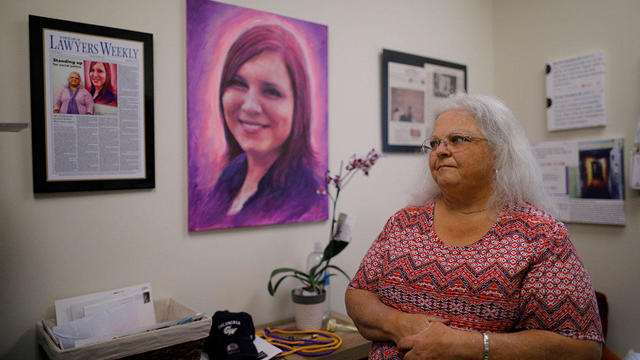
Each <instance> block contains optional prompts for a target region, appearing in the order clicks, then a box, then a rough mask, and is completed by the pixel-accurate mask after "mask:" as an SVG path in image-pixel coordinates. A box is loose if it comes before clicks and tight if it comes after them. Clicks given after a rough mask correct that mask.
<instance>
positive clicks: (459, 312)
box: [349, 203, 603, 359]
mask: <svg viewBox="0 0 640 360" xmlns="http://www.w3.org/2000/svg"><path fill="white" fill-rule="evenodd" d="M433 211H434V204H433V203H431V204H428V205H426V206H425V207H407V208H405V209H403V210H400V211H399V212H397V213H396V214H395V215H394V216H392V217H391V218H390V219H389V221H388V222H387V224H386V226H385V227H384V229H383V231H382V233H380V235H379V236H378V238H377V239H376V241H374V243H373V244H372V245H371V248H370V249H369V251H368V252H367V254H366V255H365V257H364V259H363V260H362V263H361V264H360V268H359V269H358V272H357V273H356V275H355V276H354V278H353V280H352V281H351V283H350V284H349V289H364V290H368V291H371V292H374V293H376V294H377V295H378V297H379V298H380V300H382V302H383V303H384V304H386V305H388V306H392V307H394V308H396V309H398V310H401V311H404V312H408V313H426V314H431V315H436V316H439V317H442V318H447V319H450V320H451V323H450V324H449V326H451V327H453V328H457V329H464V330H472V331H483V332H485V331H486V332H514V331H519V330H526V329H543V330H549V331H553V332H556V333H558V334H561V335H564V336H569V337H572V338H576V339H589V340H594V341H599V342H603V335H602V326H601V324H600V317H599V315H598V306H597V303H596V298H595V293H594V291H593V287H592V286H591V279H590V278H589V274H588V273H587V271H586V270H585V268H584V266H583V264H582V261H581V260H580V257H579V256H578V254H577V252H576V250H575V248H574V247H573V244H572V243H571V240H569V234H568V232H567V229H566V228H565V226H564V224H562V223H561V222H558V221H556V220H554V219H553V218H552V217H551V216H550V215H548V214H547V213H545V212H544V211H542V210H539V209H537V208H536V207H534V206H532V205H530V204H523V205H521V206H519V207H516V208H505V209H504V210H503V211H502V212H501V213H500V214H499V216H498V219H497V221H496V222H495V224H494V225H493V227H492V228H491V229H490V230H489V232H487V234H485V236H484V237H483V238H482V239H480V240H479V241H477V242H475V243H473V244H471V245H468V246H463V247H454V246H450V245H447V244H445V243H443V242H442V241H441V240H440V239H439V238H438V236H437V235H436V233H435V231H434V230H433ZM400 358H401V357H400V355H399V353H398V351H397V348H396V347H395V345H394V344H393V343H392V342H374V344H373V346H372V348H371V352H370V354H369V359H400Z"/></svg>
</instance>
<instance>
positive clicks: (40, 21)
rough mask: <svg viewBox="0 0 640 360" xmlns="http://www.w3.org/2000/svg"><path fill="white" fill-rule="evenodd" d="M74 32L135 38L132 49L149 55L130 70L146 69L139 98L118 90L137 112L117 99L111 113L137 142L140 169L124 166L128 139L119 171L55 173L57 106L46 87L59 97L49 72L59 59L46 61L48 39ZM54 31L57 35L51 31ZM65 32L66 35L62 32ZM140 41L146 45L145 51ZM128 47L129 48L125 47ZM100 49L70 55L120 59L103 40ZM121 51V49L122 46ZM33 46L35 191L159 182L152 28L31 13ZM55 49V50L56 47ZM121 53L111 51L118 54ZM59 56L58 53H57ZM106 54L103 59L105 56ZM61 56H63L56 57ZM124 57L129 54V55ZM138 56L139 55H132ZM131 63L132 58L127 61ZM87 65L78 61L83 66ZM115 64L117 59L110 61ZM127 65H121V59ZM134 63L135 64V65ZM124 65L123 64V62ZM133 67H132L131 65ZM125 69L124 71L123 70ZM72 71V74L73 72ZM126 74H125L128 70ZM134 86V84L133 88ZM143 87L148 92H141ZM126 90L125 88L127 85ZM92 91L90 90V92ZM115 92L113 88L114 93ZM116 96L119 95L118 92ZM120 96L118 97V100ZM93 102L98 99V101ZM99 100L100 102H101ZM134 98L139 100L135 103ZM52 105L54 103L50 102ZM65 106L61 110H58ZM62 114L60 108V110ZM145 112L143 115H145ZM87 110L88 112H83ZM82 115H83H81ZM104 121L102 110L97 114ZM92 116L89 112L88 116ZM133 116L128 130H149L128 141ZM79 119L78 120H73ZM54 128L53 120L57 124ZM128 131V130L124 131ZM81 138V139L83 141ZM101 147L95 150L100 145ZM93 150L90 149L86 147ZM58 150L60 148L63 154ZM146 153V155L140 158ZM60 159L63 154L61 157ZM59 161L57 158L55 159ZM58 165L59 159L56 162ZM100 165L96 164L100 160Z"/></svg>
mask: <svg viewBox="0 0 640 360" xmlns="http://www.w3.org/2000/svg"><path fill="white" fill-rule="evenodd" d="M51 31H53V32H54V33H60V34H62V33H70V34H71V35H73V36H76V37H77V38H78V39H83V38H87V36H88V37H90V38H91V39H93V37H95V38H96V39H98V40H99V42H98V40H96V43H95V44H94V45H96V46H97V44H102V43H103V41H104V43H105V44H106V43H107V41H110V42H111V43H117V41H120V43H123V41H124V43H127V42H129V43H132V44H136V49H137V50H133V48H132V49H130V51H135V57H136V59H137V56H139V54H140V53H141V54H142V56H143V59H142V60H141V66H138V67H136V68H135V70H134V71H130V72H128V73H127V76H128V75H130V73H135V74H136V75H135V76H136V77H137V78H136V79H140V78H139V77H138V76H140V75H139V74H138V72H140V71H142V76H141V84H140V82H135V84H138V85H139V86H138V88H136V89H135V90H134V92H133V93H134V94H135V96H134V100H135V102H133V101H132V100H130V99H131V96H130V97H129V98H125V95H120V94H118V95H117V96H118V98H117V99H118V100H117V103H119V104H122V103H123V102H126V103H127V106H134V107H135V108H136V112H135V113H133V115H130V113H129V114H128V115H127V116H128V117H127V118H125V116H124V115H123V114H124V113H123V110H122V106H119V105H117V104H116V106H115V107H112V108H115V109H116V110H115V113H114V114H115V115H114V114H112V115H111V119H115V120H116V121H118V130H117V131H118V141H119V142H118V144H119V146H120V145H121V144H125V143H126V144H127V145H131V144H134V145H131V146H135V149H136V150H135V154H134V155H133V157H132V159H134V160H131V161H132V162H134V163H135V164H136V165H135V170H136V171H137V173H136V174H133V175H129V173H128V172H127V171H124V170H122V169H123V168H125V166H123V165H122V164H125V162H126V161H127V160H128V159H125V155H124V154H125V153H126V154H127V156H128V153H127V151H125V150H124V145H122V146H121V147H120V149H119V152H118V154H119V155H118V161H119V164H120V167H119V170H115V171H113V174H112V173H110V171H112V169H109V170H103V169H102V168H101V170H100V174H98V175H96V174H92V173H91V171H77V174H75V175H73V176H70V177H69V178H65V179H59V178H58V179H53V178H52V177H51V176H50V174H49V168H48V165H49V164H48V161H49V160H50V159H52V158H51V155H52V154H50V153H49V152H50V149H49V148H48V146H47V139H48V138H47V129H48V126H49V124H48V122H49V121H51V122H53V121H54V120H53V119H54V115H53V112H54V111H53V110H52V109H49V108H53V107H52V106H51V105H52V104H47V97H46V96H47V94H45V92H46V91H49V101H51V99H52V98H53V95H54V92H53V90H51V89H52V88H53V87H52V86H49V88H47V84H48V83H49V82H51V80H50V79H46V78H45V76H49V77H50V76H51V73H52V72H53V71H52V70H51V69H53V65H51V63H46V58H45V55H46V54H47V52H46V51H51V50H50V49H47V50H46V51H45V49H44V46H45V44H46V43H47V42H46V40H45V33H46V32H48V33H51ZM50 36H51V35H50ZM59 37H60V38H62V37H61V36H59ZM53 41H54V38H53V37H52V38H51V40H50V44H49V46H50V48H54V46H53V44H54V42H53ZM139 46H141V49H142V50H141V51H140V48H139ZM88 48H92V45H91V44H89V45H88ZM123 49H125V48H123ZM93 50H95V51H92V49H89V50H87V48H86V49H84V50H80V48H78V51H77V54H75V55H74V56H73V57H72V56H69V58H74V59H76V60H77V61H76V62H77V64H80V63H83V64H84V63H86V62H89V61H90V60H91V61H94V60H95V61H104V64H106V62H107V61H111V62H113V63H115V61H113V60H109V59H110V58H106V57H105V54H104V53H105V50H104V48H103V49H102V52H103V53H102V54H100V53H99V51H100V47H99V46H97V47H96V48H95V49H93ZM118 51H120V50H118ZM29 52H30V54H29V55H30V77H31V128H32V151H33V154H32V156H33V191H34V193H48V192H67V191H97V190H117V189H142V188H154V187H155V155H154V99H153V35H152V34H149V33H143V32H137V31H130V30H123V29H117V28H111V27H105V26H98V25H91V24H84V23H78V22H72V21H66V20H59V19H51V18H45V17H40V16H35V15H29ZM125 53H126V51H125V50H123V53H122V54H120V53H119V52H118V56H121V55H122V57H123V58H125V57H127V56H125V55H124V54H125ZM52 54H53V53H52ZM114 54H115V53H113V52H112V53H111V55H112V56H115V55H114ZM132 54H134V53H133V52H129V53H128V54H127V55H128V56H129V57H130V58H132V57H133V56H132ZM51 56H53V55H51ZM101 56H102V58H103V60H100V58H101ZM55 61H58V60H55ZM123 61H124V60H123ZM129 61H133V60H129ZM127 65H129V64H127ZM47 66H49V68H48V69H49V70H47V68H46V67H47ZM80 66H81V65H77V67H80ZM109 66H111V65H109ZM115 66H121V65H115ZM129 68H132V67H129ZM118 69H120V68H118ZM128 71H129V70H128ZM118 75H120V74H118ZM69 76H70V75H69ZM122 77H123V78H124V77H125V75H122ZM127 90H129V89H127ZM141 91H142V92H141ZM123 92H124V90H123ZM87 93H88V92H87ZM112 95H113V93H112ZM114 97H115V96H114ZM114 101H115V100H114ZM92 104H93V103H92ZM96 104H97V103H96ZM131 104H134V105H131ZM47 106H49V108H47ZM57 111H59V110H57ZM56 114H57V113H56ZM140 114H141V115H140ZM82 115H85V114H82ZM86 115H90V116H93V114H90V113H87V114H86ZM76 116H77V115H76ZM94 117H95V118H97V119H98V120H96V121H99V116H98V115H95V116H94ZM79 118H80V117H79V116H77V117H75V116H69V119H79ZM85 119H87V118H85ZM125 120H126V121H129V123H131V122H132V121H133V122H136V121H137V124H136V127H135V128H134V130H128V131H132V132H133V133H135V132H138V131H139V132H142V131H143V132H144V134H139V135H133V137H131V133H130V134H126V135H129V136H130V138H129V139H132V138H133V140H131V142H130V143H129V142H127V141H125V140H124V136H125V130H123V129H130V128H126V127H125V125H123V124H124V121H125ZM73 121H76V120H73ZM51 128H53V125H52V126H51ZM121 132H122V134H121ZM51 133H52V134H51V136H55V134H53V133H54V132H53V131H51ZM76 134H77V135H76V138H77V139H80V138H81V134H80V131H77V132H76ZM140 141H143V142H144V144H140ZM78 144H79V142H78ZM78 144H76V148H77V149H76V163H78V162H79V161H78V158H79V157H80V156H79V155H78V154H79V151H80V150H78V148H80V146H79V145H78ZM94 152H95V151H94ZM86 153H88V151H87V152H86ZM57 154H58V153H57V150H56V154H55V155H57ZM136 156H137V157H141V156H142V157H143V158H141V159H140V158H136ZM56 161H57V160H56ZM52 162H53V161H52ZM53 166H55V165H53ZM94 167H95V166H94Z"/></svg>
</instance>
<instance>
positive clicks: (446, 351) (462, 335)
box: [396, 321, 483, 360]
mask: <svg viewBox="0 0 640 360" xmlns="http://www.w3.org/2000/svg"><path fill="white" fill-rule="evenodd" d="M396 344H397V345H398V349H399V350H400V352H402V353H403V354H404V360H428V359H460V358H478V359H479V358H480V357H479V355H480V356H481V354H482V351H483V344H482V334H480V333H478V332H470V331H463V330H456V329H453V328H450V327H449V326H447V325H445V323H444V322H440V321H433V322H431V323H430V326H428V327H427V328H425V329H423V330H422V331H420V332H419V333H417V334H413V335H409V336H405V337H403V338H402V339H400V341H399V342H396ZM474 355H475V356H474Z"/></svg>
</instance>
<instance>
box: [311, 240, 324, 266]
mask: <svg viewBox="0 0 640 360" xmlns="http://www.w3.org/2000/svg"><path fill="white" fill-rule="evenodd" d="M322 255H323V252H322V243H321V242H320V241H316V242H315V244H313V251H312V252H311V253H310V254H309V255H308V256H307V271H309V270H311V268H312V267H314V266H316V265H318V264H320V261H322Z"/></svg>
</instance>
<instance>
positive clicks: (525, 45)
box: [493, 0, 640, 356]
mask: <svg viewBox="0 0 640 360" xmlns="http://www.w3.org/2000/svg"><path fill="white" fill-rule="evenodd" d="M493 11H494V22H493V24H494V28H493V30H494V50H495V52H494V54H495V59H494V60H495V70H494V71H495V89H496V94H497V95H499V96H501V97H502V98H503V99H504V100H505V101H506V103H507V104H508V105H509V106H510V107H511V109H512V110H513V111H514V113H515V114H516V116H518V117H519V118H520V120H521V121H522V122H523V124H524V126H525V129H526V131H527V133H528V135H529V138H530V140H531V141H532V142H538V141H546V140H548V141H552V140H564V139H573V140H578V139H605V138H612V137H623V138H624V142H625V145H626V147H627V148H626V149H627V151H626V152H625V154H624V156H625V172H626V173H627V174H628V172H629V164H630V162H629V158H630V156H629V155H630V151H629V150H630V148H631V145H632V144H633V135H634V134H635V131H636V126H637V124H638V120H639V118H640V101H639V100H640V81H639V79H640V76H639V74H640V71H639V70H640V42H639V41H638V34H640V22H638V18H639V17H640V2H639V1H637V0H615V1H600V0H588V1H587V0H563V1H555V0H545V1H528V0H495V1H494V3H493ZM596 51H604V54H605V62H606V82H605V84H606V107H607V108H606V111H607V121H608V122H607V126H606V127H604V128H602V127H601V128H591V129H580V130H570V131H559V132H554V133H549V132H547V131H546V114H545V83H544V69H545V63H546V62H549V61H551V60H556V59H563V58H567V57H573V56H578V55H584V54H589V53H592V52H596ZM627 180H628V178H627ZM625 214H626V217H627V225H626V226H625V227H617V226H596V225H578V224H568V225H567V226H568V228H569V232H570V233H571V237H572V240H573V243H574V244H575V246H576V248H577V249H578V252H579V253H580V255H581V256H582V260H583V261H584V263H585V264H586V266H587V269H588V270H589V272H590V274H591V277H592V279H593V284H594V287H595V288H596V289H598V290H600V291H602V292H604V293H605V294H606V295H607V297H608V300H609V307H610V312H609V334H608V339H607V345H608V346H609V347H610V348H612V349H613V350H614V351H615V352H616V353H617V354H619V355H621V356H624V355H625V354H626V352H627V351H628V350H629V349H630V348H632V347H633V348H635V349H636V350H640V338H639V337H638V334H640V311H638V302H639V301H640V285H639V284H640V266H639V265H638V264H639V262H638V254H640V241H639V240H640V235H639V234H640V196H639V193H638V192H637V191H631V190H629V189H628V187H627V191H626V202H625Z"/></svg>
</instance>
